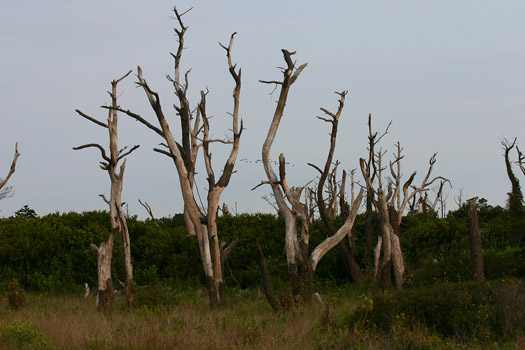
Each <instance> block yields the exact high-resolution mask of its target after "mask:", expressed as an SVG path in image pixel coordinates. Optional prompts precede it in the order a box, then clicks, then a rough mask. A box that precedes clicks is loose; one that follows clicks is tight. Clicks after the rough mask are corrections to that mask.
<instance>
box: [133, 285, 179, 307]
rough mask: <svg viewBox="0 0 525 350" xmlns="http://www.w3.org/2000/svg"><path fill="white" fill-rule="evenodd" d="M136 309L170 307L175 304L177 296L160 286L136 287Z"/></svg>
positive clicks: (168, 288)
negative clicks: (142, 307)
mask: <svg viewBox="0 0 525 350" xmlns="http://www.w3.org/2000/svg"><path fill="white" fill-rule="evenodd" d="M136 291H137V299H136V301H135V305H136V306H137V307H141V306H145V307H153V308H155V307H159V306H166V307H170V306H173V305H175V304H176V303H177V294H176V293H175V291H174V290H173V289H172V288H170V287H168V286H165V285H162V284H153V285H148V286H137V287H136Z"/></svg>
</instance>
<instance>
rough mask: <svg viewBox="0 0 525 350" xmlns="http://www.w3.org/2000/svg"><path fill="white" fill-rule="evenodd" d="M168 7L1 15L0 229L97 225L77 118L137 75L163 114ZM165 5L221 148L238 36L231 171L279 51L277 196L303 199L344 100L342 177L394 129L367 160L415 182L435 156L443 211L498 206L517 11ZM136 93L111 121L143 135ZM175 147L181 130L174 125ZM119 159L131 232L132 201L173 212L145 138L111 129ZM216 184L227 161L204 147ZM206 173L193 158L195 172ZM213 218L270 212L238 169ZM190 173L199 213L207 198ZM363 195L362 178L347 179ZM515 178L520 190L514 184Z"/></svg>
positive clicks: (97, 204) (361, 4)
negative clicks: (283, 188)
mask: <svg viewBox="0 0 525 350" xmlns="http://www.w3.org/2000/svg"><path fill="white" fill-rule="evenodd" d="M174 4H175V3H174V2H173V1H167V0H162V1H143V0H141V1H139V0H125V1H124V0H104V1H102V0H90V1H70V0H62V1H59V0H47V1H35V0H26V1H15V0H2V1H1V2H0V33H1V36H0V75H1V77H2V79H1V80H0V118H1V119H0V120H1V135H2V137H1V138H0V177H4V176H5V175H6V174H7V171H8V169H9V165H10V163H11V160H12V157H13V153H14V145H15V142H17V141H18V142H19V151H20V153H21V157H20V158H19V161H18V166H17V170H16V173H15V174H14V175H13V177H12V179H11V181H10V182H9V185H10V186H13V187H14V189H15V196H14V197H13V198H9V199H4V200H2V201H1V202H0V210H2V211H1V212H0V216H9V215H12V214H13V213H14V211H16V210H18V209H19V208H21V207H22V206H23V205H25V204H28V205H29V206H30V207H31V208H33V209H35V210H36V212H37V213H38V214H40V215H44V214H47V213H50V212H56V211H60V212H68V211H78V212H80V211H85V210H95V209H106V205H105V203H104V202H103V201H102V200H101V199H100V198H99V197H98V194H100V193H106V194H108V190H109V178H108V176H107V173H105V172H103V171H102V170H100V169H99V168H98V161H99V160H100V154H99V152H98V151H96V150H95V149H89V150H82V151H73V150H72V147H74V146H78V145H81V144H84V143H90V142H97V143H100V144H102V145H104V146H106V145H107V142H108V141H107V138H108V137H107V133H106V131H105V130H103V129H102V128H100V127H98V126H96V125H95V124H93V123H90V122H88V121H87V120H85V119H83V118H80V117H79V116H78V115H77V114H76V113H75V109H76V108H79V109H81V110H82V111H84V112H85V113H88V114H90V115H91V116H94V117H98V119H99V120H105V118H106V112H105V111H104V110H101V109H100V108H98V107H99V106H100V105H103V104H106V103H108V101H109V97H108V95H107V93H106V91H107V90H109V88H110V81H111V80H112V79H115V78H118V77H120V76H122V75H123V74H124V73H126V72H127V71H128V70H130V69H134V70H135V69H136V66H137V65H140V66H141V67H142V69H143V71H144V76H145V78H146V79H147V80H148V82H149V84H150V86H151V87H152V88H154V89H156V90H157V91H159V93H160V95H161V101H163V104H164V108H165V110H166V111H170V108H169V107H170V106H171V105H172V104H173V102H174V95H173V92H172V89H171V88H170V83H169V82H168V81H167V80H166V78H165V75H166V74H172V69H173V68H172V67H173V62H172V59H171V56H170V55H169V52H170V51H174V50H175V48H176V42H175V37H174V33H173V29H172V28H173V27H174V25H175V24H176V23H175V21H174V20H173V19H170V18H169V17H170V16H171V15H172V12H171V10H172V8H173V5H174ZM319 4H320V3H319V1H310V0H308V1H306V0H301V1H282V0H281V1H274V0H266V1H204V0H202V1H177V2H176V5H177V7H178V8H179V9H180V10H185V9H187V8H189V7H191V6H193V7H194V9H193V10H192V11H191V12H190V13H189V14H187V15H186V16H185V17H184V19H185V23H186V24H187V25H188V26H189V30H188V33H187V37H186V47H187V49H186V50H185V52H184V54H183V63H182V66H183V69H184V70H186V69H188V68H192V71H191V74H190V90H191V93H190V96H191V97H192V103H193V105H195V104H196V103H197V99H196V97H197V95H198V94H199V91H200V90H201V89H206V87H207V88H208V89H209V90H210V93H209V95H208V103H207V106H208V113H209V115H212V116H214V118H213V119H212V133H213V135H214V136H215V137H222V136H224V135H225V134H227V133H228V128H229V124H230V119H229V116H228V115H227V112H230V111H231V106H232V100H231V91H232V88H233V82H232V79H231V77H230V76H229V74H228V72H227V66H226V57H225V55H224V50H223V49H222V48H220V47H219V45H218V42H219V41H220V42H223V43H227V42H228V40H229V37H230V35H231V33H233V32H235V31H236V32H238V35H237V37H236V41H235V44H234V49H233V59H234V61H235V62H237V63H238V65H239V66H240V67H242V72H243V90H242V92H241V116H242V118H243V120H244V125H245V127H246V130H245V132H244V134H243V138H242V139H241V150H240V153H239V159H245V158H246V159H248V160H251V161H252V162H254V161H255V160H256V159H259V158H260V153H261V146H262V143H263V141H264V138H265V136H266V133H267V129H268V127H269V123H270V121H271V118H272V115H273V108H274V107H275V100H276V99H277V96H278V95H277V93H274V94H273V95H270V93H271V91H272V87H270V86H268V85H263V84H260V83H258V79H264V80H277V79H280V78H281V76H282V75H281V73H280V71H279V70H278V69H277V67H279V66H283V65H284V62H283V59H282V54H281V51H280V50H281V49H282V48H286V49H289V50H291V51H293V50H295V51H297V55H295V56H294V57H295V58H296V59H297V62H298V63H303V62H308V63H309V65H308V67H307V68H306V69H305V70H304V71H303V73H302V74H301V76H300V78H299V79H298V80H297V82H296V83H295V84H294V85H293V87H292V91H291V94H290V97H289V100H288V103H287V109H286V111H285V116H284V119H283V121H282V124H281V127H280V129H279V133H278V135H277V140H276V142H275V143H274V146H273V149H272V150H273V154H272V157H273V158H277V157H278V154H279V153H280V152H283V153H284V154H285V156H286V158H287V160H288V161H289V162H290V163H291V164H293V165H294V166H293V167H289V169H288V181H289V183H290V184H292V185H302V184H304V183H305V182H307V181H308V180H309V179H312V178H314V177H315V176H316V175H317V174H316V172H315V170H313V169H312V168H310V167H308V166H307V165H306V163H307V162H313V163H316V164H322V162H323V158H324V157H325V153H326V151H327V147H328V137H329V136H328V131H329V130H328V125H327V124H326V123H323V122H321V121H319V120H317V119H316V118H315V117H316V115H320V114H319V113H320V112H319V108H320V107H325V108H327V109H329V110H335V109H336V107H337V96H336V95H335V94H334V91H341V90H348V91H349V93H348V96H347V100H346V101H347V102H346V106H345V110H344V112H343V115H342V117H341V118H342V119H341V122H340V129H339V139H338V144H337V152H336V153H337V154H336V158H337V159H339V160H340V161H341V162H342V166H343V167H344V168H345V169H353V168H356V167H358V164H359V163H358V160H359V157H361V156H365V155H366V142H367V134H366V133H367V128H366V122H367V116H368V113H372V115H373V117H374V125H375V127H376V128H377V129H380V130H383V129H384V128H385V127H386V125H387V124H388V122H389V121H390V120H392V121H393V125H392V126H391V128H390V134H389V135H387V136H386V137H385V138H384V139H383V141H382V144H381V146H382V147H383V149H387V150H388V151H389V154H391V153H392V152H393V151H394V144H395V142H397V141H400V142H401V144H402V146H403V147H404V149H405V162H404V163H403V169H404V171H403V172H404V173H405V174H406V175H409V174H410V173H411V172H412V171H413V170H418V177H417V178H416V183H417V181H421V177H422V176H423V175H424V173H425V172H426V169H427V166H428V165H427V164H428V163H427V162H428V158H429V157H430V156H431V155H432V153H433V152H435V151H438V152H439V154H438V161H437V163H436V165H435V174H436V175H442V176H445V177H448V178H449V179H450V180H451V181H452V184H453V187H454V188H453V189H451V188H447V189H446V192H447V193H448V198H449V204H448V209H453V208H455V207H456V205H455V203H454V200H453V198H454V197H456V196H457V194H458V190H459V189H463V192H464V198H470V197H473V196H479V197H485V198H487V199H488V200H489V203H490V204H492V205H497V204H500V205H503V204H504V203H505V199H506V193H507V192H508V190H509V188H510V183H509V182H508V180H507V178H506V174H505V168H504V163H503V157H502V149H501V145H500V143H499V140H498V138H499V137H502V136H504V137H508V138H512V137H518V140H519V141H521V142H522V144H523V143H524V142H525V134H524V130H523V126H524V121H523V120H524V119H523V117H524V114H525V98H524V97H525V69H524V68H523V64H524V62H525V45H524V44H523V43H524V41H523V38H524V34H525V21H523V14H524V13H525V2H523V1H507V0H501V1H488V0H484V1H481V0H478V1H469V0H465V1H449V0H440V1H425V0H419V1H416V0H412V1H409V0H397V1H364V0H363V1H330V2H326V3H325V4H324V5H319ZM135 80H136V79H135V77H134V76H132V77H128V78H127V79H126V80H125V81H124V82H122V83H121V84H120V85H119V88H120V92H121V96H120V99H119V104H120V105H121V106H122V107H124V108H126V109H131V110H133V111H135V112H136V113H139V114H141V115H142V116H144V117H145V118H147V119H148V120H150V121H151V122H155V121H156V120H155V119H154V115H153V113H152V111H151V108H150V107H149V105H147V103H146V98H145V96H144V93H143V91H142V90H139V89H137V88H135V86H134V81H135ZM170 113H171V115H172V117H173V118H171V120H172V130H176V131H178V130H179V129H178V123H177V119H176V117H175V116H174V113H173V112H170ZM119 138H120V140H119V144H120V145H121V146H124V145H134V144H140V145H141V148H140V149H139V150H137V151H136V152H135V153H133V154H132V155H131V156H130V157H129V158H128V161H127V167H126V175H125V184H124V192H123V198H124V200H125V201H127V202H128V203H129V211H130V213H131V214H137V215H139V216H140V217H145V214H146V213H145V211H144V210H143V208H142V207H141V206H140V205H139V204H138V202H137V199H138V198H140V199H142V200H145V201H147V202H148V203H149V204H150V205H151V206H152V208H153V210H154V212H155V214H156V216H158V217H161V216H166V215H172V214H174V213H177V212H181V210H182V199H181V195H180V190H179V184H178V181H177V177H176V173H175V168H174V165H173V163H172V162H171V161H170V160H169V159H168V158H167V157H166V156H163V155H160V154H157V153H155V152H153V151H152V148H153V147H155V146H156V145H157V144H158V143H159V142H160V139H159V137H158V136H157V135H156V134H154V133H153V132H152V131H150V130H148V129H146V128H144V127H143V126H142V125H140V124H138V123H137V122H135V121H132V120H131V119H129V118H128V117H125V116H122V117H121V118H120V123H119ZM213 147H214V148H213V151H212V152H213V155H214V161H215V164H216V165H215V169H216V172H218V171H220V169H221V168H222V161H223V159H224V156H223V155H224V154H225V153H227V152H229V148H228V147H226V146H222V147H221V146H220V145H218V144H216V145H214V146H213ZM199 163H200V164H202V159H200V160H199ZM236 169H237V170H238V172H237V173H236V174H235V175H234V176H233V177H232V181H231V183H230V186H229V187H228V188H227V189H226V191H225V193H224V195H223V201H225V202H227V203H228V204H229V206H230V207H231V208H235V203H237V209H238V211H239V212H260V211H272V208H271V207H270V206H269V205H268V204H267V203H266V202H265V201H264V200H263V199H261V197H262V196H263V195H266V194H268V193H269V188H264V187H260V188H259V189H257V190H256V191H253V192H252V191H250V189H251V188H252V187H253V186H255V185H256V184H258V183H259V182H260V181H261V180H264V179H265V175H264V171H263V168H262V166H261V164H260V163H257V164H255V163H249V162H238V163H237V167H236ZM204 173H205V172H204V171H203V170H202V168H201V171H200V173H199V175H198V187H199V190H200V193H201V196H203V197H205V196H206V185H207V184H206V181H205V178H204V176H203V174H204ZM357 178H358V179H361V176H360V175H359V176H358V177H357ZM521 179H523V177H521Z"/></svg>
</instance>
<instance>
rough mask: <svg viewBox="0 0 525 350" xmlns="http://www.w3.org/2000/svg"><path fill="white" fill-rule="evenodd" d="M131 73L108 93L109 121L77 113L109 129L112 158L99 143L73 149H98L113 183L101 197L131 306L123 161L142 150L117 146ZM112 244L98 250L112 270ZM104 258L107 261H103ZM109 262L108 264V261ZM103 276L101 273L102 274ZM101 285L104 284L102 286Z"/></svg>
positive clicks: (132, 297) (133, 301)
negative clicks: (124, 85) (120, 89)
mask: <svg viewBox="0 0 525 350" xmlns="http://www.w3.org/2000/svg"><path fill="white" fill-rule="evenodd" d="M131 72H132V71H129V72H128V73H126V74H125V75H124V76H122V77H121V78H120V79H117V80H113V81H112V82H111V92H108V93H109V95H110V97H111V108H110V109H109V110H108V119H107V122H106V123H103V122H101V121H99V120H97V119H95V118H93V117H91V116H89V115H87V114H85V113H83V112H82V111H80V110H78V109H77V110H76V112H77V113H78V114H79V115H80V116H82V117H84V118H86V119H87V120H89V121H91V122H93V123H95V124H96V125H98V126H101V127H103V128H106V129H108V132H109V156H108V155H107V153H106V150H105V149H104V147H102V146H101V145H99V144H96V143H89V144H85V145H82V146H78V147H74V148H73V149H74V150H80V149H84V148H98V149H99V150H100V152H101V155H102V159H103V160H102V161H101V162H100V168H101V169H102V170H105V171H107V172H108V174H109V178H110V180H111V194H110V198H109V200H108V199H107V198H106V197H105V196H104V195H103V194H101V195H100V196H101V197H102V199H103V200H104V202H106V203H107V204H108V206H109V216H110V221H111V230H112V231H113V233H114V234H115V235H116V236H117V237H118V238H119V239H120V241H121V244H122V249H123V256H124V266H125V272H126V297H127V300H128V304H129V305H130V306H133V304H134V303H135V288H134V282H133V266H132V263H131V247H130V240H129V231H128V226H127V223H126V217H125V212H124V209H123V207H122V185H123V182H124V170H125V167H126V159H124V158H125V157H126V156H128V155H129V154H131V153H132V152H133V151H135V150H136V149H137V148H139V146H138V145H136V146H133V147H132V148H131V149H129V150H128V148H127V147H124V148H122V149H119V148H118V147H119V146H118V111H117V107H118V103H117V85H118V83H119V82H120V81H122V80H123V79H125V78H126V77H127V76H128V75H130V74H131ZM123 159H124V161H123V162H122V164H120V165H119V162H120V161H121V160H123ZM110 239H111V241H110V240H109V239H108V241H107V242H106V243H105V244H106V245H107V249H102V247H103V246H104V244H101V248H98V249H97V251H98V254H99V262H100V261H101V259H102V258H101V256H100V254H101V252H103V253H104V254H106V255H107V257H105V258H103V261H104V262H105V263H106V265H104V266H105V267H104V268H109V269H111V254H110V251H111V249H112V246H113V238H112V237H110ZM104 259H105V260H104ZM108 260H109V262H107V261H108ZM101 268H102V267H101V266H99V270H100V269H101ZM102 276H104V278H105V277H106V276H109V278H110V277H111V271H106V272H104V273H103V275H102ZM99 277H100V273H99ZM101 283H102V284H101ZM99 286H102V287H107V285H106V284H104V282H103V281H102V282H101V281H99ZM104 292H105V291H104V290H99V293H104ZM101 307H102V308H103V309H105V308H106V306H101Z"/></svg>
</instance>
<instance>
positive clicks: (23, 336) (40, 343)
mask: <svg viewBox="0 0 525 350" xmlns="http://www.w3.org/2000/svg"><path fill="white" fill-rule="evenodd" d="M0 331H1V332H0V333H1V336H0V339H1V344H0V345H2V346H3V345H5V346H7V348H8V349H22V350H23V349H36V350H52V349H55V346H54V344H53V343H52V342H50V341H49V340H47V338H46V336H45V335H44V334H42V333H40V332H39V331H37V330H36V329H35V327H34V326H33V324H32V323H31V322H30V321H27V322H23V323H21V322H16V321H15V322H13V323H11V324H4V322H2V323H0ZM2 348H3V347H2Z"/></svg>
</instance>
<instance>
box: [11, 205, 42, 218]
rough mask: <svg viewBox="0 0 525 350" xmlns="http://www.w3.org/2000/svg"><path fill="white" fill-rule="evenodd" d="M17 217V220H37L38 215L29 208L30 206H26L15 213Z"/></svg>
mask: <svg viewBox="0 0 525 350" xmlns="http://www.w3.org/2000/svg"><path fill="white" fill-rule="evenodd" d="M15 216H16V217H17V218H25V219H32V218H36V217H37V216H38V215H37V214H36V211H34V210H33V209H31V208H29V206H28V205H27V204H26V205H24V206H23V207H22V208H20V209H19V210H17V211H16V212H15Z"/></svg>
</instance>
